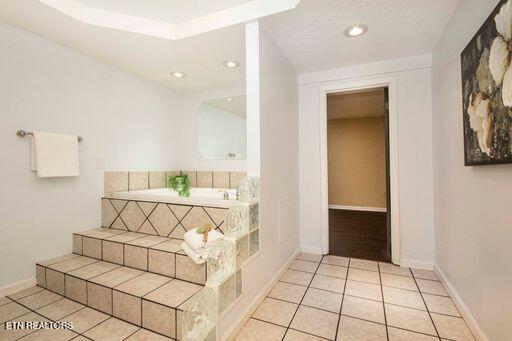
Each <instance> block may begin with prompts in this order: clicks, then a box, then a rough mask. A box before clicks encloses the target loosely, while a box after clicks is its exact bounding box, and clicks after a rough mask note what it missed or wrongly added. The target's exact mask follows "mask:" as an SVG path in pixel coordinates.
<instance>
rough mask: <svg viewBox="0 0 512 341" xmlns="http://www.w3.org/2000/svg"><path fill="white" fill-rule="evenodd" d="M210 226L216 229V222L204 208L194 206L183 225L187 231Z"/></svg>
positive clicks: (182, 222)
mask: <svg viewBox="0 0 512 341" xmlns="http://www.w3.org/2000/svg"><path fill="white" fill-rule="evenodd" d="M206 224H210V225H211V226H212V227H215V222H214V221H213V220H212V219H211V218H210V217H209V216H208V214H206V212H205V210H204V209H203V208H202V207H198V206H194V207H193V208H192V209H191V210H190V212H189V213H188V214H187V215H186V216H185V218H183V220H182V221H181V225H182V226H183V227H184V228H185V229H186V230H187V231H189V230H191V229H193V228H196V227H200V226H204V225H206Z"/></svg>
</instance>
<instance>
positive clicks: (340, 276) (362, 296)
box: [237, 253, 474, 341]
mask: <svg viewBox="0 0 512 341" xmlns="http://www.w3.org/2000/svg"><path fill="white" fill-rule="evenodd" d="M237 340H238V341H252V340H256V341H261V340H265V341H273V340H285V341H291V340H296V341H302V340H312V341H315V340H336V341H339V340H343V341H349V340H350V341H366V340H368V341H380V340H382V341H385V340H391V341H423V340H425V341H427V340H438V341H439V340H457V341H464V340H474V338H473V336H472V334H471V332H470V331H469V329H468V327H467V326H466V323H465V322H464V320H463V319H462V318H461V316H460V314H459V312H458V310H457V308H456V307H455V305H454V304H453V302H452V300H451V299H450V297H449V296H448V294H447V292H446V291H445V289H444V288H443V286H442V284H441V282H439V279H438V278H437V276H436V275H435V273H434V272H433V271H425V270H417V269H409V268H404V267H397V266H394V265H391V264H388V263H378V262H372V261H366V260H360V259H354V258H351V259H349V258H344V257H337V256H319V255H312V254H305V253H303V254H301V255H300V256H299V257H298V258H297V260H295V261H294V262H293V264H292V265H291V266H290V268H289V269H288V270H287V271H286V273H285V274H284V275H283V276H282V277H281V279H280V281H279V282H278V283H277V284H276V285H275V287H274V288H273V289H272V290H271V292H270V293H269V295H268V296H267V297H266V298H265V300H264V301H263V302H262V303H261V305H260V306H259V307H258V309H257V310H256V311H255V312H254V314H253V316H252V318H251V319H250V320H249V321H248V322H247V324H246V325H245V327H244V328H243V329H242V331H241V332H240V334H239V335H238V337H237Z"/></svg>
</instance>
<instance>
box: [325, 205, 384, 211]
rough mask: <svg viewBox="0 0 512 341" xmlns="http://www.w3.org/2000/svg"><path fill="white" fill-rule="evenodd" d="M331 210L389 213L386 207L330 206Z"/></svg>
mask: <svg viewBox="0 0 512 341" xmlns="http://www.w3.org/2000/svg"><path fill="white" fill-rule="evenodd" d="M329 208H331V209H334V210H349V211H367V212H387V211H388V209H387V208H385V207H368V206H345V205H329Z"/></svg>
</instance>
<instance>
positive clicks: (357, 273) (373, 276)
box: [347, 268, 380, 285]
mask: <svg viewBox="0 0 512 341" xmlns="http://www.w3.org/2000/svg"><path fill="white" fill-rule="evenodd" d="M347 279H350V280H352V281H359V282H366V283H373V284H379V285H380V278H379V273H378V272H375V271H369V270H361V269H354V268H350V269H349V270H348V277H347Z"/></svg>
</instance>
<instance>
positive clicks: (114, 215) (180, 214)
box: [101, 197, 228, 239]
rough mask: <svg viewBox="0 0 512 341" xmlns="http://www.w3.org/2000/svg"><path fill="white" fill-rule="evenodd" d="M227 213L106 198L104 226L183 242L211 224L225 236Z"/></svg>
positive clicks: (184, 206) (102, 210)
mask: <svg viewBox="0 0 512 341" xmlns="http://www.w3.org/2000/svg"><path fill="white" fill-rule="evenodd" d="M227 211H228V209H227V208H219V207H207V206H192V205H177V204H168V203H161V202H150V201H134V200H122V199H118V198H113V197H112V198H103V199H102V201H101V213H102V219H101V226H103V227H108V228H112V229H117V230H125V231H132V232H141V233H146V234H152V235H156V236H163V237H170V238H178V239H183V235H184V234H185V233H186V232H187V231H189V230H190V229H193V228H195V227H199V226H204V225H206V224H210V225H211V226H212V227H213V228H215V229H216V230H218V231H220V232H222V227H223V224H224V221H225V219H226V214H227Z"/></svg>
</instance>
